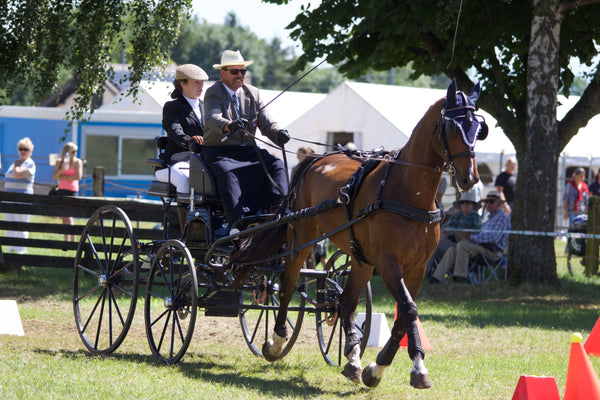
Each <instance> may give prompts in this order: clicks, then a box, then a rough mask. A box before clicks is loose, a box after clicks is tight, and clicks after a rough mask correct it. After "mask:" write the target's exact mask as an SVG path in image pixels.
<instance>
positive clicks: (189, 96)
mask: <svg viewBox="0 0 600 400" xmlns="http://www.w3.org/2000/svg"><path fill="white" fill-rule="evenodd" d="M206 80H208V75H207V74H206V72H204V70H203V69H202V68H200V67H198V66H197V65H193V64H185V65H181V66H179V67H178V68H177V70H176V71H175V80H174V81H173V85H174V86H175V90H173V93H171V98H172V99H174V100H172V101H169V102H167V103H165V105H164V107H163V120H162V125H163V129H164V130H165V132H166V133H167V138H168V139H169V141H168V143H167V147H166V148H165V151H164V152H163V154H161V158H162V159H163V160H164V161H165V162H166V163H167V164H168V165H169V167H168V168H164V169H159V170H158V171H156V172H155V176H156V179H158V180H159V181H161V182H168V183H171V184H173V185H175V187H176V188H177V192H178V193H182V194H185V193H188V192H189V191H190V189H189V176H190V172H189V171H190V163H189V159H190V152H189V151H188V150H189V149H190V148H192V149H193V150H195V151H196V152H198V151H199V150H200V149H201V148H200V147H199V146H202V145H203V144H204V138H203V137H202V136H203V134H204V123H203V115H204V105H203V104H202V101H200V95H201V94H202V89H203V87H204V81H206Z"/></svg>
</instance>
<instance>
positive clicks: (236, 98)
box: [232, 93, 242, 118]
mask: <svg viewBox="0 0 600 400" xmlns="http://www.w3.org/2000/svg"><path fill="white" fill-rule="evenodd" d="M232 98H233V106H234V107H235V111H236V112H237V116H238V118H239V117H240V116H241V115H242V114H241V112H240V102H239V100H238V97H237V95H236V94H235V93H234V94H233V96H232Z"/></svg>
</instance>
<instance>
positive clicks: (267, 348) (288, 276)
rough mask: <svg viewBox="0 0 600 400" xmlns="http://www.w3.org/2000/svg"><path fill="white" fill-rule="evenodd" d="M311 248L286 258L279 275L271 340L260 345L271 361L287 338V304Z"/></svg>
mask: <svg viewBox="0 0 600 400" xmlns="http://www.w3.org/2000/svg"><path fill="white" fill-rule="evenodd" d="M310 251H311V249H310V248H308V249H304V250H302V251H300V252H299V254H298V256H297V257H296V258H295V259H293V260H290V257H287V258H286V264H285V270H284V271H283V273H282V275H281V287H280V290H279V311H278V313H277V319H276V320H275V327H274V329H273V335H272V338H271V340H267V341H265V343H264V344H263V346H262V355H263V357H264V358H265V360H267V361H270V362H273V361H276V360H278V359H279V358H280V357H281V352H282V351H283V346H284V345H285V342H286V341H287V339H288V332H287V324H286V322H287V313H288V306H289V304H290V301H291V300H292V296H293V295H294V291H295V290H296V282H297V281H298V277H299V276H300V269H301V268H302V264H303V260H305V259H306V257H307V256H308V254H309V253H310Z"/></svg>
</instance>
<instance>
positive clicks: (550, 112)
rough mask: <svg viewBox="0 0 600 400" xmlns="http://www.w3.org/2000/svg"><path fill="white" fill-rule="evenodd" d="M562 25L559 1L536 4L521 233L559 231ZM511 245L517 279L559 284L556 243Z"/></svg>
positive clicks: (518, 206)
mask: <svg viewBox="0 0 600 400" xmlns="http://www.w3.org/2000/svg"><path fill="white" fill-rule="evenodd" d="M561 22H562V16H561V13H560V10H559V1H558V0H538V1H535V2H534V8H533V18H532V23H531V42H530V45H529V58H528V60H527V122H526V128H525V129H526V132H525V140H523V141H522V143H521V146H519V147H520V148H517V161H518V168H519V175H518V179H517V196H516V199H515V209H514V211H513V214H512V224H513V229H516V230H530V231H542V232H554V221H555V216H556V202H557V201H556V191H555V190H554V189H555V188H556V185H557V170H558V153H557V151H556V149H557V148H558V122H557V120H556V101H557V100H556V96H557V92H558V76H559V62H558V61H559V60H558V57H559V44H560V43H559V35H560V26H561ZM509 246H510V247H509V271H512V274H511V276H512V278H513V279H514V280H516V281H519V282H520V281H532V282H539V283H545V284H552V285H556V286H557V285H558V284H559V281H558V276H557V274H556V257H555V251H554V238H552V237H548V238H546V237H543V236H530V235H513V236H512V237H511V241H510V245H509Z"/></svg>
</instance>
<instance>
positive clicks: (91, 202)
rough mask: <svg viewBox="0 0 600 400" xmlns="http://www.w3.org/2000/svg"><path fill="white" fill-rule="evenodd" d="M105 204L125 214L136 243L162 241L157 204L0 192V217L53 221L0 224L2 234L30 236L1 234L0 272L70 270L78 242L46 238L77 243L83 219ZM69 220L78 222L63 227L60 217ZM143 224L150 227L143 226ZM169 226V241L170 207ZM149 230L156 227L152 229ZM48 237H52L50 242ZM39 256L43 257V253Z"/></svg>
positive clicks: (171, 213)
mask: <svg viewBox="0 0 600 400" xmlns="http://www.w3.org/2000/svg"><path fill="white" fill-rule="evenodd" d="M107 204H110V205H114V206H117V207H119V208H121V209H122V210H123V211H124V212H125V213H126V214H127V216H128V217H129V219H130V220H131V224H132V225H133V228H134V233H135V236H136V238H137V239H138V240H142V241H149V240H158V239H161V238H162V237H163V231H162V227H159V226H158V225H159V224H160V223H161V222H162V221H163V205H162V204H161V203H160V202H156V201H145V200H134V199H132V200H126V199H114V198H111V199H108V198H90V197H70V196H65V197H62V196H48V195H30V194H20V193H10V192H0V213H2V214H5V213H13V214H29V215H31V216H46V217H56V218H43V219H42V220H43V221H41V222H40V218H31V220H32V222H28V223H25V222H9V221H4V220H0V230H2V231H6V230H12V231H27V232H29V233H30V234H29V238H27V239H24V238H11V237H6V235H5V234H4V235H2V236H0V245H2V246H1V247H0V271H2V270H14V269H19V268H20V267H21V266H37V267H55V268H56V267H58V268H72V267H73V261H74V252H73V251H74V250H77V245H78V242H67V241H64V240H61V239H62V237H60V238H58V239H57V238H56V236H55V235H49V234H59V235H64V234H74V235H76V236H77V239H79V236H80V235H81V233H82V231H83V227H84V226H85V223H86V222H87V219H89V217H90V216H91V215H92V214H93V213H94V211H95V210H97V209H98V208H100V207H101V206H103V205H107ZM69 216H70V217H74V218H78V219H80V220H79V221H77V222H76V223H78V224H77V225H63V224H62V221H61V219H60V217H69ZM82 220H83V221H82ZM147 222H150V223H151V224H147ZM169 222H170V224H171V230H172V231H171V232H170V237H177V232H178V230H179V225H178V219H177V212H176V209H175V207H171V209H170V211H169ZM142 223H144V224H142ZM141 225H143V226H141ZM153 226H157V227H156V228H154V229H153V228H152V227H153ZM32 233H41V235H40V234H34V235H32ZM32 236H35V237H32ZM50 236H54V238H51V237H50ZM6 246H22V247H25V248H26V253H25V254H17V253H11V252H7V251H6V250H7V247H6ZM40 249H51V250H61V251H62V250H64V251H65V255H60V256H58V255H45V254H39V253H40ZM41 252H42V253H44V251H41ZM36 253H38V254H36ZM45 253H48V251H45ZM54 253H56V252H54Z"/></svg>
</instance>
